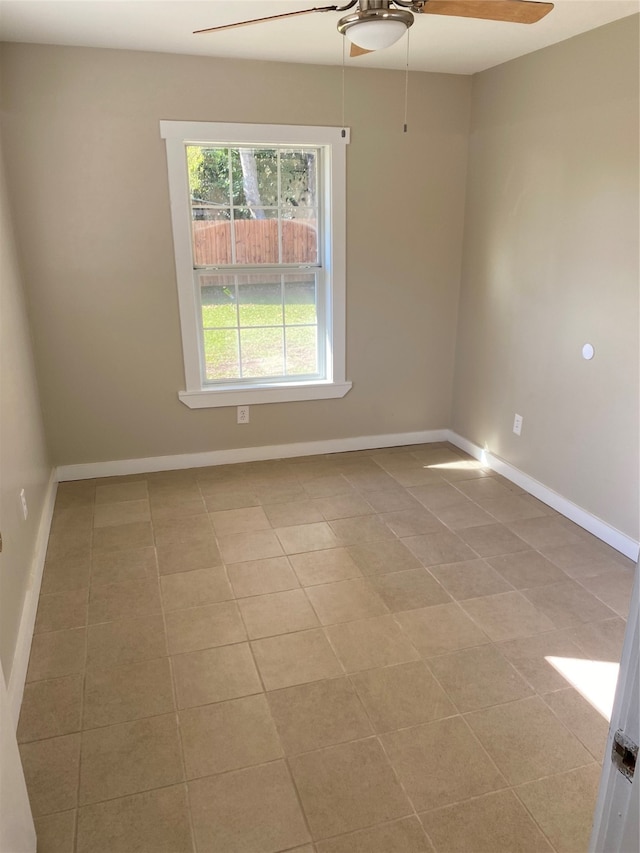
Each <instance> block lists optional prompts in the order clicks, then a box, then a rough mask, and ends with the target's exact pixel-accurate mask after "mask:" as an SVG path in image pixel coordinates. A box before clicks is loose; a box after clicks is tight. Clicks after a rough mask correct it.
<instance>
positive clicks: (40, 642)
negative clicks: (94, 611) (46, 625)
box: [26, 628, 87, 681]
mask: <svg viewBox="0 0 640 853" xmlns="http://www.w3.org/2000/svg"><path fill="white" fill-rule="evenodd" d="M86 645H87V630H86V628H70V629H67V630H65V631H50V632H48V633H46V634H36V635H35V636H34V637H33V640H32V643H31V656H30V658H29V668H28V670H27V679H26V680H27V681H39V680H40V679H43V678H59V677H61V676H63V675H74V674H75V673H78V672H82V671H83V669H84V662H85V653H86Z"/></svg>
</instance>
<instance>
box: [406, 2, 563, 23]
mask: <svg viewBox="0 0 640 853" xmlns="http://www.w3.org/2000/svg"><path fill="white" fill-rule="evenodd" d="M552 9H553V3H537V2H532V0H427V1H426V3H425V4H424V6H423V7H422V11H423V12H424V13H426V14H431V15H454V16H455V17H458V18H482V19H484V20H486V21H506V22H510V23H513V24H535V23H536V21H539V20H540V19H541V18H544V16H545V15H548V14H549V12H550V11H551V10H552Z"/></svg>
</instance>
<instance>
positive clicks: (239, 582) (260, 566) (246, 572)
mask: <svg viewBox="0 0 640 853" xmlns="http://www.w3.org/2000/svg"><path fill="white" fill-rule="evenodd" d="M227 574H228V575H229V580H230V581H231V585H232V587H233V591H234V593H235V595H236V596H237V597H238V598H246V597H248V596H252V595H267V594H268V593H270V592H283V591H284V590H287V589H295V588H296V587H299V586H300V584H299V583H298V579H297V578H296V576H295V574H294V572H293V569H292V568H291V564H290V562H289V560H288V559H287V557H271V558H268V559H264V560H248V561H247V562H246V563H232V564H230V565H229V566H227Z"/></svg>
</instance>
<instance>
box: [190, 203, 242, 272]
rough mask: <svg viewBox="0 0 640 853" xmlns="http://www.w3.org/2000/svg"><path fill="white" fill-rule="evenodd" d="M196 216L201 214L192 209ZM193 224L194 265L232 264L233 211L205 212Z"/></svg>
mask: <svg viewBox="0 0 640 853" xmlns="http://www.w3.org/2000/svg"><path fill="white" fill-rule="evenodd" d="M192 212H193V214H194V216H195V215H196V214H197V213H199V211H198V210H197V209H195V208H192ZM200 213H202V214H203V215H202V216H201V217H200V218H199V219H196V218H194V220H193V222H192V223H191V231H192V237H193V263H194V264H195V266H197V267H205V266H216V265H218V264H230V263H231V260H232V258H231V223H230V221H229V220H230V219H231V211H230V210H205V211H202V210H201V211H200Z"/></svg>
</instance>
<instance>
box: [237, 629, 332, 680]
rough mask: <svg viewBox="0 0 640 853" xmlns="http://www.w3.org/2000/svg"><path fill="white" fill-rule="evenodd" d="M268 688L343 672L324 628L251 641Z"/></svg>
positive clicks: (329, 676)
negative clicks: (323, 631) (323, 630)
mask: <svg viewBox="0 0 640 853" xmlns="http://www.w3.org/2000/svg"><path fill="white" fill-rule="evenodd" d="M251 648H252V649H253V654H254V657H255V660H256V663H257V665H258V669H259V670H260V675H261V676H262V680H263V682H264V685H265V688H266V689H267V690H277V689H279V688H281V687H291V686H293V685H294V684H305V683H306V682H309V681H318V680H320V679H323V678H334V677H335V676H338V675H342V674H343V672H342V668H341V666H340V664H339V663H338V660H337V658H336V656H335V654H334V653H333V650H332V649H331V646H330V645H329V643H328V641H327V638H326V637H325V635H324V634H323V633H322V631H321V630H319V629H316V630H311V631H298V632H296V633H295V634H282V635H280V636H278V637H268V638H267V639H264V640H255V641H254V642H253V643H251Z"/></svg>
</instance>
